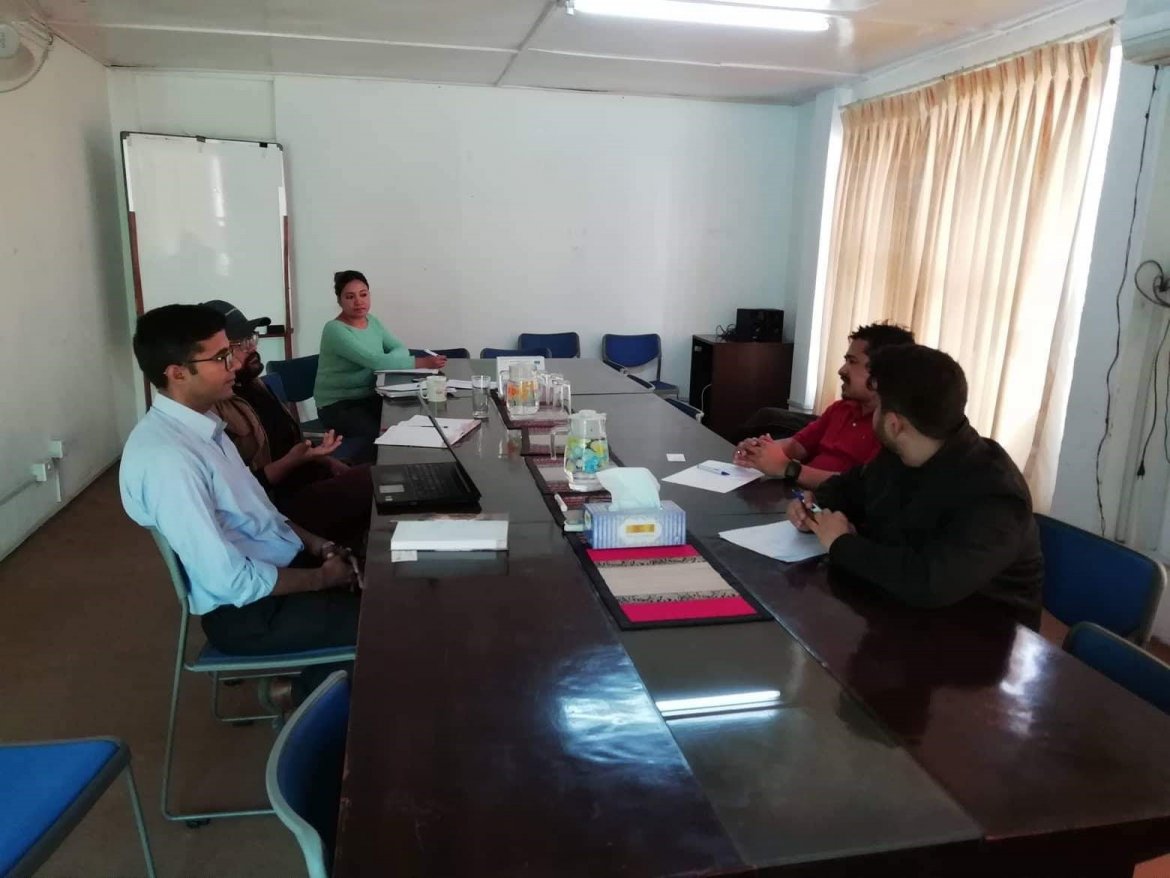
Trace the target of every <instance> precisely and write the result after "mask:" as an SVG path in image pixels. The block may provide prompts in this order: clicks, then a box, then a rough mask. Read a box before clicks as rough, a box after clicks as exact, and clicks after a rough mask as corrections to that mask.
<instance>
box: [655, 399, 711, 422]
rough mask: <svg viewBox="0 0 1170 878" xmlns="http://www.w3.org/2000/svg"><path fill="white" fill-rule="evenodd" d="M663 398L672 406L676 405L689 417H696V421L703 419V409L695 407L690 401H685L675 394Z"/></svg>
mask: <svg viewBox="0 0 1170 878" xmlns="http://www.w3.org/2000/svg"><path fill="white" fill-rule="evenodd" d="M663 399H665V400H666V401H667V402H668V403H670V404H671V405H672V406H674V407H675V408H676V409H678V410H679V411H680V412H682V413H683V414H684V415H687V416H688V417H691V418H694V419H695V420H696V421H701V420H703V410H702V409H699V408H695V407H694V406H693V405H690V404H689V403H685V402H683V401H682V400H681V399H677V398H675V397H673V396H666V397H663Z"/></svg>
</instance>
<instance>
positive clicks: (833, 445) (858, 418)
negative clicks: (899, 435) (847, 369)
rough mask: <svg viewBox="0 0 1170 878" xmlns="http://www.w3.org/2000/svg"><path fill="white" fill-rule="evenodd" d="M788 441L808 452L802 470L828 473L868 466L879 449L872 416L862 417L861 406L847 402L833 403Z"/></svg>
mask: <svg viewBox="0 0 1170 878" xmlns="http://www.w3.org/2000/svg"><path fill="white" fill-rule="evenodd" d="M792 438H793V440H794V441H796V442H799V443H800V445H801V446H802V447H803V448H804V450H805V451H807V452H808V457H807V458H806V459H805V460H804V465H805V466H811V467H813V468H814V469H823V470H828V471H829V472H832V473H843V472H845V471H846V470H850V469H853V467H855V466H861V465H862V464H866V463H869V462H870V461H871V460H873V459H874V458H875V457H877V453H878V452H879V451H880V450H881V447H882V446H881V443H880V442H879V441H878V438H877V436H875V435H874V432H873V416H872V415H866V414H862V411H861V405H860V404H859V403H856V402H854V401H853V400H851V399H839V400H837V401H836V402H835V403H833V404H832V405H831V406H829V407H828V408H827V409H825V410H824V412H823V413H822V414H821V416H820V417H819V418H817V419H816V420H815V421H813V422H812V423H811V424H809V425H808V426H807V427H805V428H804V429H803V430H801V431H800V432H799V433H797V434H796V435H795V436H793V437H792Z"/></svg>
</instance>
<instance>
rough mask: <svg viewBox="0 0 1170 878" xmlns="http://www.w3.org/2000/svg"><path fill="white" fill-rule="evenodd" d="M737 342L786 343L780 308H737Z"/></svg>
mask: <svg viewBox="0 0 1170 878" xmlns="http://www.w3.org/2000/svg"><path fill="white" fill-rule="evenodd" d="M734 340H735V341H784V311H783V310H782V309H780V308H736V309H735V336H734Z"/></svg>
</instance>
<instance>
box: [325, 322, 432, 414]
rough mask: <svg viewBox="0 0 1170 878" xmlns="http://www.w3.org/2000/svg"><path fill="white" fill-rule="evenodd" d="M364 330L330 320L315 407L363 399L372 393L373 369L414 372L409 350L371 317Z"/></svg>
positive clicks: (327, 327)
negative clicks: (346, 400) (345, 400)
mask: <svg viewBox="0 0 1170 878" xmlns="http://www.w3.org/2000/svg"><path fill="white" fill-rule="evenodd" d="M366 321H367V325H366V328H365V329H355V328H354V327H352V326H349V325H348V324H345V323H342V322H341V321H340V320H330V321H329V322H328V323H326V324H325V328H324V329H323V330H322V331H321V356H320V358H319V360H318V361H317V383H316V384H315V385H314V387H313V398H314V399H315V400H316V402H317V408H319V409H320V408H323V407H325V406H327V405H332V404H333V403H335V402H341V401H342V400H344V399H362V398H364V397H367V396H370V395H371V394H372V393H373V391H374V370H376V369H413V368H414V357H413V356H412V355H411V353H410V349H409V348H407V347H406V345H404V344H403V343H402V342H400V341H399V340H398V339H397V338H395V337H394V336H392V335H391V334H390V333H389V332H387V331H386V327H385V326H383V325H382V323H381V321H379V320H378V318H377V317H375V316H374V315H373V314H369V315H367V316H366Z"/></svg>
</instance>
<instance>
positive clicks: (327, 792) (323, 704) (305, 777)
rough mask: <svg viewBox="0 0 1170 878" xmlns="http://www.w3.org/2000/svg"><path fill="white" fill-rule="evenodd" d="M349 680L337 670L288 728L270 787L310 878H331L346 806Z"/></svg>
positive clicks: (273, 762)
mask: <svg viewBox="0 0 1170 878" xmlns="http://www.w3.org/2000/svg"><path fill="white" fill-rule="evenodd" d="M348 725H349V679H348V677H347V676H346V673H345V671H335V672H334V673H332V674H330V675H329V676H328V677H327V678H326V679H325V681H324V682H323V683H322V684H321V685H320V686H318V687H317V688H316V689H314V690H313V692H312V693H311V694H310V695H309V697H308V698H306V699H305V701H304V703H303V704H301V706H300V707H298V708H297V709H296V711H295V712H294V713H293V715H292V716H291V717H290V718H289V720H288V722H286V723H285V724H284V728H283V729H281V732H280V735H279V736H278V737H277V739H276V743H275V744H273V745H272V752H271V753H270V754H269V756H268V768H267V771H266V772H265V776H264V782H265V786H266V787H267V788H268V801H269V802H270V803H271V804H272V810H273V811H275V812H276V816H277V817H278V818H280V822H281V823H283V824H284V825H285V826H287V827H288V829H289V830H290V831H291V832H292V834H293V836H294V837H295V838H296V840H297V843H298V844H299V845H300V846H301V854H302V855H303V856H304V858H305V866H306V868H307V869H308V871H309V878H328V875H329V870H330V868H331V866H332V861H333V846H334V842H335V841H336V832H337V810H338V807H339V805H340V802H341V772H342V767H343V764H344V761H345V734H346V729H347V727H348Z"/></svg>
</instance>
